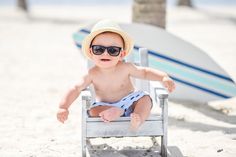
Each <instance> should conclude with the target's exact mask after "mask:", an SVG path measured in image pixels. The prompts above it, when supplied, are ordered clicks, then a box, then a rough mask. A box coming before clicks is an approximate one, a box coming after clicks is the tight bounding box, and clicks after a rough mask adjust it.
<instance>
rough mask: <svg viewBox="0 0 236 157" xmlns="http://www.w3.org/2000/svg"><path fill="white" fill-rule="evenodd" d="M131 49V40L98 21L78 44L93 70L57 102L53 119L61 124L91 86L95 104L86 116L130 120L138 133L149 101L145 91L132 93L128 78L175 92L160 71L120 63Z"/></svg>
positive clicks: (148, 109)
mask: <svg viewBox="0 0 236 157" xmlns="http://www.w3.org/2000/svg"><path fill="white" fill-rule="evenodd" d="M132 48H133V41H132V39H131V38H130V37H129V35H128V34H127V33H126V32H124V31H123V30H122V29H121V28H120V27H119V26H118V25H117V24H116V23H114V22H112V21H110V20H102V21H100V22H98V23H97V24H95V26H94V27H93V29H92V31H91V33H90V34H89V35H88V36H86V38H85V39H84V40H83V43H82V51H83V52H84V53H85V55H86V56H87V57H88V58H89V59H91V60H92V61H93V63H94V66H93V67H92V68H91V69H89V70H88V72H87V74H85V75H84V76H83V77H82V78H81V79H80V80H79V82H78V83H77V84H76V85H75V86H74V87H73V88H71V89H70V90H69V91H68V92H67V94H66V95H65V97H64V98H63V99H62V100H61V102H60V104H59V110H58V113H57V119H58V120H59V121H60V122H62V123H64V121H65V120H67V118H68V114H69V111H68V108H69V107H70V105H71V104H72V103H73V101H74V100H75V99H76V98H77V97H78V96H79V95H80V92H81V91H82V90H83V89H85V88H86V87H88V86H89V85H91V84H92V85H93V87H94V90H95V94H96V102H93V104H92V107H91V108H90V110H89V112H88V113H89V115H90V116H91V117H101V119H102V120H103V121H104V122H111V121H114V120H116V119H117V118H119V117H120V116H130V117H131V121H130V129H131V130H133V131H136V130H138V128H139V127H140V126H141V124H142V123H144V121H145V120H146V119H147V118H148V116H149V115H150V111H151V108H152V100H151V98H150V96H149V95H148V93H146V92H145V91H135V88H134V86H133V84H132V83H131V77H134V78H139V79H146V80H153V81H161V82H162V83H163V85H164V86H165V87H166V88H167V89H168V91H169V92H172V91H173V90H174V89H175V83H174V82H173V81H172V79H171V78H170V77H169V76H168V75H167V74H166V73H164V72H162V71H159V70H156V69H152V68H149V67H139V66H135V65H134V64H132V63H125V62H123V61H122V60H123V59H124V57H125V56H127V55H128V54H129V53H130V52H131V51H132Z"/></svg>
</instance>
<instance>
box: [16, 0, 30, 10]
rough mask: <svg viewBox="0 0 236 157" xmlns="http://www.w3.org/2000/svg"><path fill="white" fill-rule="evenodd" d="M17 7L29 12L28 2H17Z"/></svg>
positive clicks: (22, 0)
mask: <svg viewBox="0 0 236 157" xmlns="http://www.w3.org/2000/svg"><path fill="white" fill-rule="evenodd" d="M17 7H18V8H20V9H21V10H23V11H25V12H28V5H27V0H17Z"/></svg>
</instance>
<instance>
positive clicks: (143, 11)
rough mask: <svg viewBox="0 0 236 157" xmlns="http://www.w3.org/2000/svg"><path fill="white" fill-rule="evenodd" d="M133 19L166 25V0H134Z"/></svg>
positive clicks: (139, 21)
mask: <svg viewBox="0 0 236 157" xmlns="http://www.w3.org/2000/svg"><path fill="white" fill-rule="evenodd" d="M132 21H133V22H138V23H147V24H151V25H155V26H158V27H162V28H165V26H166V0H133V14H132Z"/></svg>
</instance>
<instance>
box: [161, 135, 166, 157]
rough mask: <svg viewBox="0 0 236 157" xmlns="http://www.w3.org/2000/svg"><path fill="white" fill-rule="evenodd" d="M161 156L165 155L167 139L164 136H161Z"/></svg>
mask: <svg viewBox="0 0 236 157" xmlns="http://www.w3.org/2000/svg"><path fill="white" fill-rule="evenodd" d="M161 156H162V157H167V139H166V137H165V136H161Z"/></svg>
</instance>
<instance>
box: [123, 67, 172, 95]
mask: <svg viewBox="0 0 236 157" xmlns="http://www.w3.org/2000/svg"><path fill="white" fill-rule="evenodd" d="M127 66H128V69H129V73H130V76H132V77H136V78H140V79H145V80H151V81H161V82H162V83H163V85H164V86H165V87H166V88H167V89H168V91H169V92H172V91H173V90H174V89H175V83H174V81H173V80H172V79H171V78H170V77H169V76H168V75H167V73H165V72H163V71H160V70H157V69H153V68H150V67H139V66H135V65H134V64H131V63H127Z"/></svg>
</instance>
